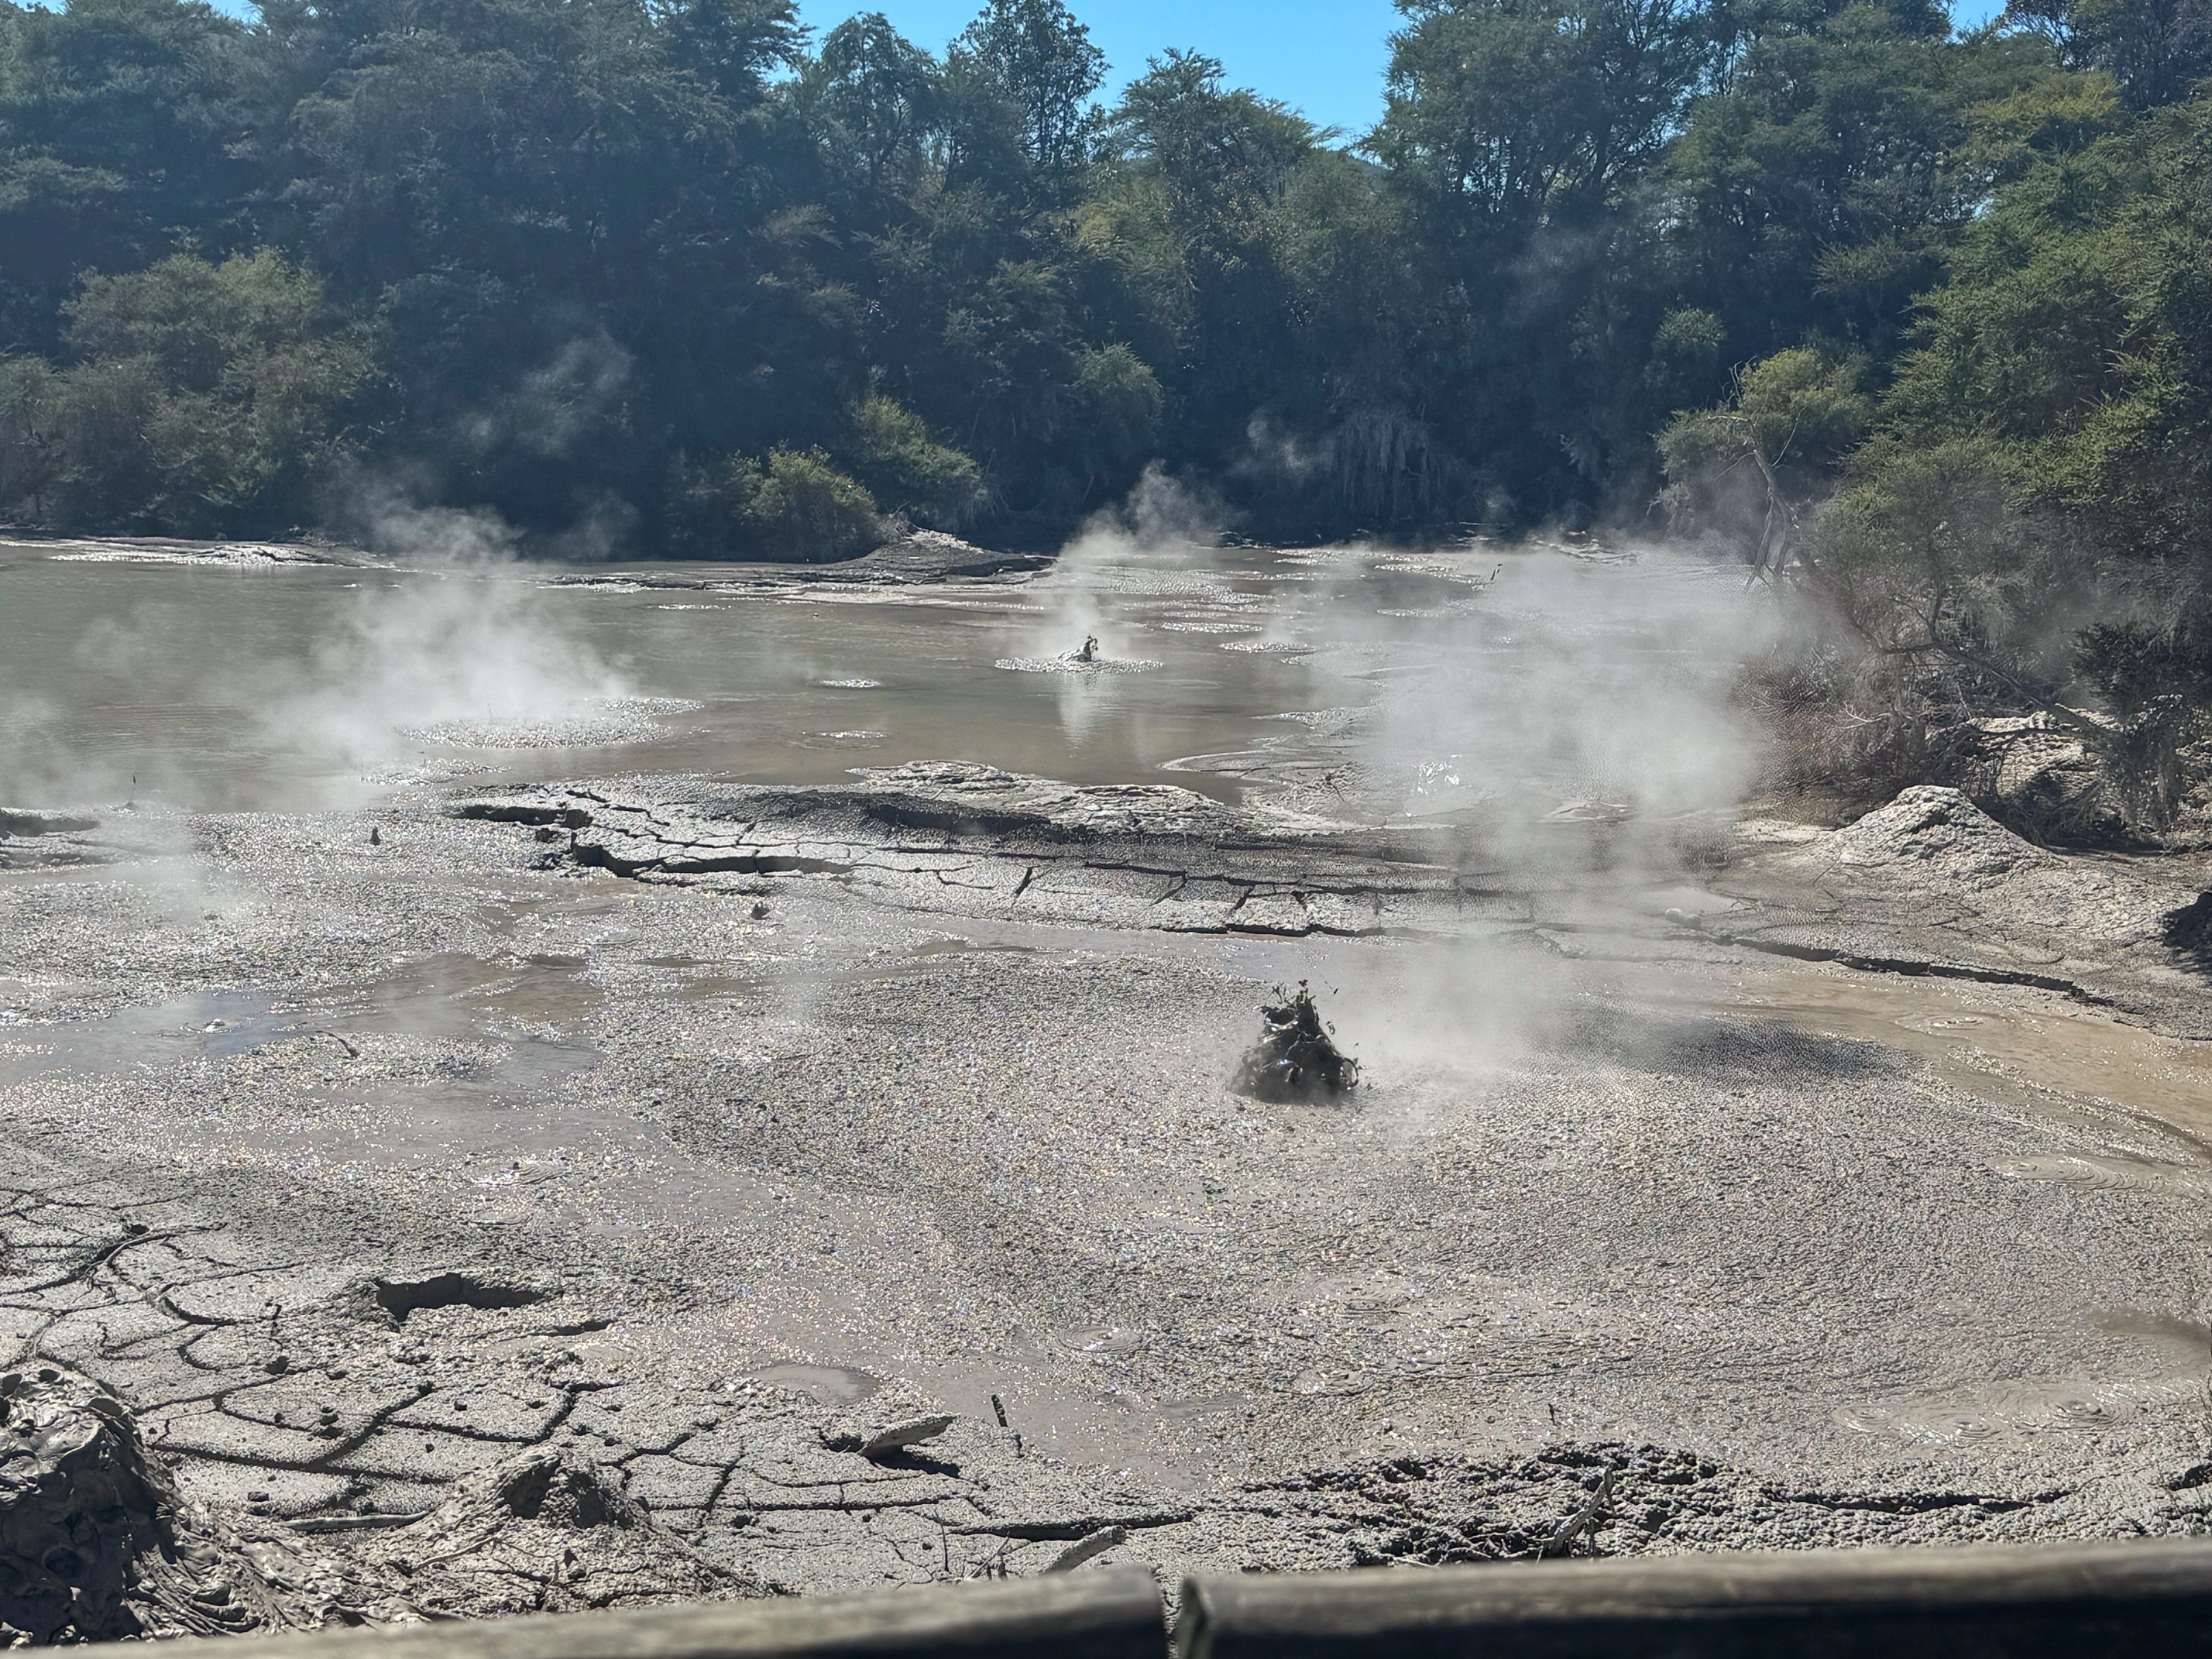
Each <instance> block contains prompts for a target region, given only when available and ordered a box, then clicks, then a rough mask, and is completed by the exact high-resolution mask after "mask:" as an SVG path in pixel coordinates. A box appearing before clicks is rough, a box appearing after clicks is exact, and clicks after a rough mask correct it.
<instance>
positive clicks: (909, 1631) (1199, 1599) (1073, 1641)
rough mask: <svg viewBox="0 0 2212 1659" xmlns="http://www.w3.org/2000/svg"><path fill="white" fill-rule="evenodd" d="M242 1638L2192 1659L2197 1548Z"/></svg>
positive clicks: (496, 1655)
mask: <svg viewBox="0 0 2212 1659" xmlns="http://www.w3.org/2000/svg"><path fill="white" fill-rule="evenodd" d="M207 1639H212V1640H232V1639H236V1638H207ZM249 1639H250V1640H251V1644H252V1659H768V1656H775V1655H787V1656H791V1659H842V1656H853V1659H860V1656H863V1655H869V1656H884V1659H891V1656H896V1659H955V1656H959V1659H1166V1656H1167V1654H1168V1653H1169V1651H1170V1642H1172V1645H1173V1650H1174V1652H1175V1654H1176V1656H1177V1659H1262V1656H1265V1659H1386V1656H1388V1659H1443V1656H1447V1655H1449V1656H1463V1659H1785V1656H1787V1659H2000V1656H2002V1659H2057V1656H2060V1655H2064V1656H2068V1659H2104V1656H2108V1655H2109V1656H2114V1659H2119V1656H2130V1659H2132V1656H2145V1659H2179V1656H2185V1655H2206V1656H2212V1540H2205V1541H2197V1540H2189V1539H2182V1540H2155V1541H2148V1540H2147V1541H2142V1542H2137V1543H2123V1544H2083V1545H2065V1546H2053V1547H2023V1548H2008V1549H1972V1550H1831V1551H1820V1552H1808V1553H1802V1554H1778V1555H1723V1554H1715V1555H1699V1556H1678V1557H1674V1558H1670V1559H1650V1558H1634V1559H1618V1560H1606V1561H1578V1562H1531V1563H1515V1564H1507V1565H1485V1566H1470V1567H1444V1568H1438V1569H1433V1570H1413V1569H1401V1570H1396V1571H1362V1572H1343V1573H1284V1574H1247V1575H1239V1576H1235V1577H1229V1576H1218V1577H1198V1578H1193V1579H1188V1580H1186V1581H1185V1582H1184V1583H1183V1586H1182V1596H1181V1598H1180V1616H1179V1618H1178V1619H1177V1620H1176V1630H1175V1632H1173V1635H1172V1637H1170V1632H1169V1629H1168V1626H1167V1623H1166V1621H1165V1620H1164V1617H1163V1613H1162V1601H1161V1596H1160V1593H1159V1589H1158V1584H1157V1583H1156V1581H1155V1580H1154V1579H1153V1577H1152V1574H1151V1573H1150V1572H1149V1571H1146V1569H1144V1568H1141V1567H1124V1568H1117V1569H1113V1570H1109V1571H1085V1572H1073V1573H1066V1574H1060V1575H1055V1576H1050V1577H1041V1578H1036V1579H1030V1580H1024V1581H1017V1582H1013V1583H1006V1582H993V1583H976V1584H963V1585H949V1586H945V1587H941V1588H936V1589H909V1590H898V1591H891V1592H887V1593H885V1594H883V1595H866V1596H825V1597H821V1598H805V1599H797V1600H791V1601H722V1602H712V1603H705V1604H701V1605H697V1606H690V1607H655V1608H650V1609H647V1610H644V1611H641V1612H634V1613H575V1614H569V1615H566V1616H562V1617H557V1618H532V1619H507V1620H488V1621H485V1622H483V1623H455V1624H446V1625H435V1626H414V1627H410V1628H406V1629H400V1630H383V1631H374V1632H367V1631H348V1632H335V1633H322V1634H317V1635H289V1636H277V1637H264V1638H249ZM130 1652H131V1654H132V1655H143V1653H144V1652H145V1650H144V1649H143V1647H137V1648H133V1649H131V1650H130ZM110 1659H124V1650H121V1649H118V1650H116V1652H115V1654H114V1655H113V1656H110Z"/></svg>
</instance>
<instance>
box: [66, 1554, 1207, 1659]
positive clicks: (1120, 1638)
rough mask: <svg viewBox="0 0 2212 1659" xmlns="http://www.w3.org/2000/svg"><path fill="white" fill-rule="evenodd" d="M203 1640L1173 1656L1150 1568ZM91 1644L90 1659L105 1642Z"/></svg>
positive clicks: (471, 1654)
mask: <svg viewBox="0 0 2212 1659" xmlns="http://www.w3.org/2000/svg"><path fill="white" fill-rule="evenodd" d="M204 1639H206V1640H210V1641H215V1642H219V1643H222V1644H223V1645H224V1647H225V1649H226V1650H227V1651H231V1652H237V1653H241V1654H247V1655H250V1656H251V1659H781V1656H789V1659H841V1656H845V1655H854V1656H860V1655H873V1656H896V1659H953V1656H955V1655H958V1656H962V1659H1162V1656H1163V1655H1164V1653H1165V1652H1166V1650H1167V1630H1166V1621H1165V1620H1164V1617H1163V1615H1162V1612H1161V1607H1160V1593H1159V1586H1158V1583H1157V1582H1156V1581H1155V1580H1154V1578H1153V1577H1152V1572H1151V1571H1150V1570H1149V1569H1146V1568H1143V1567H1118V1568H1114V1569H1112V1570H1110V1571H1091V1572H1074V1573H1064V1574H1060V1575H1057V1576H1055V1577H1050V1578H1036V1579H1025V1580H1020V1581H1016V1582H1012V1583H1005V1582H1000V1583H975V1584H948V1585H943V1586H937V1587H932V1588H928V1589H907V1590H891V1591H886V1592H884V1593H882V1594H880V1595H836V1596H822V1597H819V1598H817V1597H812V1596H805V1597H791V1598H788V1599H777V1600H774V1601H709V1602H702V1603H697V1604H694V1605H690V1606H685V1607H645V1608H640V1609H637V1610H635V1611H631V1612H624V1613H563V1614H558V1615H553V1616H538V1617H531V1618H523V1619H488V1620H477V1621H459V1622H456V1623H453V1624H447V1625H435V1626H421V1625H417V1626H410V1627H407V1628H405V1629H400V1630H377V1631H337V1632H327V1631H326V1632H317V1633H314V1634H312V1635H281V1636H268V1637H254V1638H246V1646H245V1647H243V1648H240V1647H236V1646H234V1645H233V1644H235V1643H236V1642H237V1641H238V1640H239V1638H234V1637H216V1638H204ZM109 1645H112V1648H113V1651H112V1653H110V1654H109V1655H108V1656H107V1659H145V1655H146V1653H147V1651H148V1650H147V1648H146V1647H145V1645H144V1644H142V1643H131V1644H123V1643H116V1644H109ZM172 1645H173V1644H164V1650H165V1651H166V1650H167V1649H168V1648H169V1647H170V1646H172ZM186 1645H190V1644H186ZM80 1651H82V1652H83V1653H85V1654H86V1655H87V1656H88V1659H89V1656H91V1655H93V1654H95V1653H97V1652H99V1651H100V1649H98V1648H87V1649H83V1650H80Z"/></svg>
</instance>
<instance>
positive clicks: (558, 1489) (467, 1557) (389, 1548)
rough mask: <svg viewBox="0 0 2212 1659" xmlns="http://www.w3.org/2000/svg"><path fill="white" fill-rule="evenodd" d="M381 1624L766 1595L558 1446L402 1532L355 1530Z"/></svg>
mask: <svg viewBox="0 0 2212 1659" xmlns="http://www.w3.org/2000/svg"><path fill="white" fill-rule="evenodd" d="M357 1536H358V1537H359V1538H360V1539H361V1542H360V1544H359V1546H358V1548H357V1553H358V1554H359V1556H360V1565H361V1567H362V1569H363V1571H364V1572H365V1574H366V1575H367V1576H368V1577H374V1578H379V1579H381V1580H382V1581H383V1582H384V1583H385V1584H386V1586H387V1587H388V1588H387V1596H388V1599H387V1600H386V1601H385V1603H384V1604H383V1605H381V1606H380V1607H374V1608H373V1609H372V1612H373V1613H374V1614H376V1615H378V1616H379V1617H380V1618H382V1619H387V1620H393V1621H395V1622H398V1621H405V1620H413V1619H422V1618H428V1619H485V1618H492V1617H496V1616H499V1615H502V1614H507V1613H571V1612H577V1611H580V1610H582V1609H585V1608H590V1607H635V1606H641V1605H644V1604H647V1603H651V1602H657V1601H712V1600H719V1599H726V1598H729V1597H732V1596H737V1595H763V1594H765V1593H766V1592H765V1590H764V1589H763V1586H762V1585H761V1583H760V1582H759V1581H758V1580H757V1579H756V1578H752V1577H741V1576H739V1575H736V1574H732V1573H730V1572H726V1571H722V1570H720V1569H719V1568H717V1567H714V1566H712V1565H708V1562H707V1561H706V1560H705V1559H703V1558H702V1557H701V1556H700V1555H699V1553H697V1552H696V1550H694V1549H693V1548H692V1547H690V1545H689V1544H687V1543H685V1542H684V1541H683V1540H682V1539H680V1538H678V1537H677V1536H676V1535H675V1534H673V1533H671V1532H668V1531H666V1530H665V1529H663V1528H660V1527H658V1526H655V1525H654V1524H653V1522H652V1521H651V1520H650V1519H649V1518H648V1517H647V1514H646V1512H645V1510H643V1509H642V1508H641V1507H640V1506H639V1505H638V1504H636V1503H635V1501H633V1500H632V1499H631V1498H628V1497H626V1496H625V1495H624V1494H623V1491H622V1488H621V1487H620V1486H618V1485H617V1484H616V1479H615V1477H614V1476H612V1475H611V1474H609V1473H608V1472H606V1471H604V1470H602V1469H599V1468H596V1467H594V1466H592V1465H591V1464H588V1463H581V1462H574V1461H572V1460H571V1459H569V1458H567V1457H565V1456H563V1455H562V1454H561V1453H559V1452H557V1451H553V1450H541V1451H534V1452H530V1453H526V1454H525V1455H523V1456H521V1457H519V1458H516V1459H514V1460H513V1461H512V1462H507V1463H502V1464H501V1465H499V1466H498V1467H496V1468H489V1469H484V1470H481V1471H479V1472H478V1473H477V1474H471V1475H466V1476H464V1477H463V1478H462V1479H461V1480H458V1481H456V1482H455V1483H454V1485H453V1489H452V1491H451V1492H449V1493H448V1494H447V1498H446V1500H445V1501H444V1502H443V1503H441V1504H439V1505H438V1507H437V1508H435V1509H434V1510H431V1511H430V1512H429V1513H428V1515H426V1516H422V1519H420V1520H419V1521H416V1522H413V1523H412V1524H411V1525H409V1526H407V1527H404V1528H398V1529H397V1530H394V1531H378V1532H372V1533H368V1534H357Z"/></svg>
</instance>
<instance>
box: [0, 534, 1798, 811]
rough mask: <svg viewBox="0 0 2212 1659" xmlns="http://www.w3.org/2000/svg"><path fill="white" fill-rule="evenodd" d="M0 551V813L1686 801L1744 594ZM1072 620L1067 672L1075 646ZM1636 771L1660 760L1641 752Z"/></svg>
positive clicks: (1233, 556)
mask: <svg viewBox="0 0 2212 1659" xmlns="http://www.w3.org/2000/svg"><path fill="white" fill-rule="evenodd" d="M111 552H112V550H100V549H98V548H94V549H93V550H92V551H91V553H90V554H89V555H88V553H87V550H86V547H85V544H64V545H62V546H58V547H57V546H55V545H48V544H23V543H12V544H11V543H6V542H0V801H6V802H23V803H40V802H64V801H66V802H76V803H82V804H88V805H98V804H101V803H106V804H112V803H114V802H117V801H119V800H121V799H126V798H129V799H139V800H142V801H161V802H163V803H166V804H169V805H177V806H182V807H185V808H188V809H199V810H212V811H234V810H256V809H259V810H280V811H290V810H311V809H314V808H318V807H325V806H351V805H365V804H369V803H372V802H374V800H376V799H380V798H385V797H388V796H389V795H390V794H392V792H394V791H396V790H402V789H405V788H407V787H410V786H414V785H436V784H441V783H445V782H450V781H454V780H457V779H464V778H480V779H484V780H487V781H493V780H499V781H547V780H554V779H561V778H569V777H576V776H580V775H611V774H615V773H622V772H658V773H666V772H690V773H698V774H702V775H707V776H708V777H712V778H716V779H722V780H728V781H752V782H766V783H822V782H831V781H838V780H841V779H842V778H844V777H845V776H846V775H848V773H849V772H850V771H851V770H852V769H854V768H859V767H869V766H884V765H892V764H896V763H901V762H904V761H909V760H922V759H928V760H940V759H942V760H962V761H972V762H981V763H986V764H990V765H995V766H1000V767H1003V768H1006V769H1008V770H1012V771H1019V772H1028V773H1035V774H1039V775H1046V776H1051V777H1056V778H1060V779H1064V780H1066V781H1071V782H1076V783H1089V784H1124V783H1147V782H1172V783H1177V784H1181V785H1182V786H1184V787H1189V788H1193V789H1197V790H1200V791H1202V792H1205V793H1211V794H1213V795H1215V796H1217V797H1218V798H1222V799H1238V798H1240V797H1242V796H1243V794H1245V793H1248V791H1249V789H1250V788H1252V787H1255V786H1256V787H1262V788H1270V787H1282V786H1284V785H1286V784H1297V783H1304V784H1307V785H1309V786H1325V787H1336V786H1337V784H1338V782H1339V781H1340V780H1342V781H1347V782H1348V783H1349V784H1350V785H1351V787H1353V788H1354V789H1355V791H1356V789H1357V787H1358V781H1359V780H1360V779H1361V778H1365V779H1366V780H1367V781H1370V782H1371V781H1373V779H1374V778H1375V777H1376V776H1378V775H1380V776H1383V777H1384V778H1385V780H1386V785H1387V787H1386V788H1385V790H1384V792H1383V794H1384V799H1383V803H1382V805H1383V808H1384V810H1386V811H1406V812H1408V813H1410V814H1411V815H1413V816H1417V817H1418V816H1435V815H1438V814H1449V813H1452V812H1456V811H1463V810H1469V809H1483V810H1489V809H1492V808H1494V807H1495V805H1496V803H1497V799H1498V794H1499V792H1500V790H1501V789H1504V788H1512V787H1522V786H1531V787H1534V794H1533V795H1532V796H1531V798H1530V799H1529V801H1528V803H1527V811H1528V816H1532V817H1540V818H1541V817H1543V816H1544V815H1545V814H1547V813H1548V812H1552V811H1568V812H1570V813H1583V814H1588V813H1590V812H1595V813H1598V814H1600V815H1603V814H1605V813H1607V812H1609V811H1613V810H1616V805H1617V803H1619V802H1620V801H1624V800H1626V799H1632V798H1635V799H1642V800H1644V802H1645V803H1646V804H1647V805H1652V806H1656V807H1657V808H1660V809H1662V810H1666V811H1674V810H1679V809H1680V808H1682V807H1685V806H1699V805H1716V804H1717V803H1718V802H1720V801H1721V800H1723V799H1725V798H1726V793H1727V790H1728V787H1729V784H1730V782H1731V781H1732V780H1733V779H1734V778H1735V775H1736V774H1737V773H1739V772H1741V769H1742V768H1741V752H1740V751H1742V750H1744V748H1745V745H1744V744H1743V742H1742V738H1741V733H1739V732H1735V731H1733V730H1724V729H1723V727H1724V726H1725V725H1726V722H1725V720H1724V719H1722V718H1720V717H1719V716H1717V714H1716V713H1715V710H1714V709H1713V708H1711V707H1710V706H1709V704H1710V703H1711V699H1710V698H1708V697H1706V696H1705V692H1704V690H1703V689H1702V688H1701V686H1700V684H1699V683H1698V682H1699V677H1700V676H1701V675H1702V676H1704V677H1705V678H1706V679H1711V677H1712V675H1713V674H1714V673H1715V672H1722V673H1724V672H1725V669H1726V665H1727V663H1728V661H1729V660H1730V653H1733V652H1735V651H1737V650H1739V649H1740V648H1741V647H1742V646H1743V645H1744V643H1745V642H1746V641H1747V638H1748V636H1749V634H1750V633H1751V632H1753V631H1755V624H1753V625H1748V626H1747V619H1746V618H1745V617H1740V616H1737V615H1736V614H1735V612H1737V611H1741V609H1742V608H1743V605H1744V604H1745V603H1746V602H1745V601H1743V600H1742V599H1741V596H1740V593H1739V592H1738V585H1737V584H1735V582H1734V581H1732V580H1723V578H1722V576H1721V575H1720V574H1719V573H1715V572H1711V571H1702V570H1699V569H1696V568H1687V567H1679V566H1668V567H1667V568H1659V567H1657V566H1656V565H1653V566H1646V567H1642V568H1639V567H1638V566H1635V565H1632V564H1622V565H1619V566H1596V565H1592V564H1589V563H1587V562H1581V561H1577V560H1576V559H1573V558H1571V557H1569V556H1565V554H1563V553H1561V552H1559V550H1516V551H1513V552H1510V553H1502V554H1501V553H1498V552H1495V551H1492V550H1460V551H1448V552H1444V553H1438V554H1424V555H1419V556H1405V555H1395V554H1389V553H1383V552H1376V551H1373V550H1361V549H1329V550H1316V551H1307V552H1280V551H1273V550H1219V549H1202V548H1196V547H1190V546H1177V547H1173V548H1167V549H1145V548H1138V547H1135V546H1133V545H1129V544H1121V543H1111V542H1109V543H1107V544H1086V545H1085V546H1084V547H1082V548H1079V549H1078V550H1075V551H1074V552H1073V553H1072V554H1071V555H1070V556H1068V557H1067V558H1066V559H1065V560H1063V561H1062V562H1061V564H1060V566H1058V567H1057V568H1054V569H1053V570H1051V571H1049V572H1048V573H1046V574H1042V575H1041V576H1037V577H1034V578H1028V579H1021V580H951V581H947V582H944V583H940V584H937V585H927V586H918V585H891V584H879V585H869V584H865V583H848V584H836V585H829V584H823V583H819V582H809V581H807V580H804V579H803V578H801V577H799V576H794V575H792V574H788V573H784V574H777V573H773V572H763V570H762V569H760V568H755V567H715V566H700V565H684V566H675V567H659V568H655V567H625V568H619V569H616V568H571V567H562V568H546V567H532V566H522V565H507V566H501V567H495V568H473V569H471V570H467V571H457V570H451V569H447V570H424V569H406V568H396V567H393V566H391V565H386V564H374V563H370V562H365V561H359V560H356V562H351V563H314V562H282V563H276V564H267V563H262V564H253V563H245V564H240V563H230V564H223V563H196V562H166V563H164V562H149V560H148V559H146V558H144V557H141V556H133V557H119V556H110V553H111ZM1086 639H1092V640H1095V641H1096V644H1095V646H1094V647H1093V650H1092V653H1091V659H1090V660H1088V661H1085V660H1081V659H1080V653H1081V649H1082V647H1083V645H1084V641H1085V640H1086ZM1661 756H1663V757H1665V758H1664V760H1663V762H1662V763H1659V764H1658V767H1657V772H1656V774H1654V771H1653V768H1654V765H1655V757H1661Z"/></svg>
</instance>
